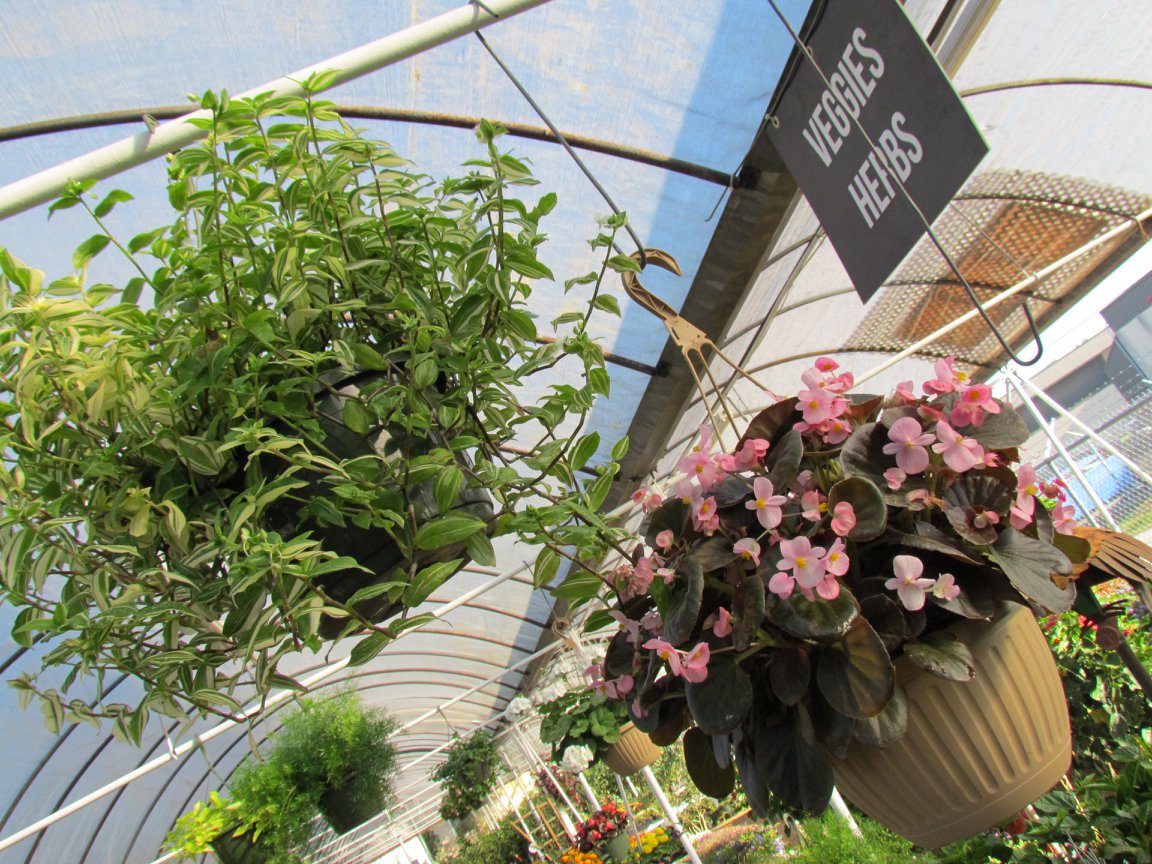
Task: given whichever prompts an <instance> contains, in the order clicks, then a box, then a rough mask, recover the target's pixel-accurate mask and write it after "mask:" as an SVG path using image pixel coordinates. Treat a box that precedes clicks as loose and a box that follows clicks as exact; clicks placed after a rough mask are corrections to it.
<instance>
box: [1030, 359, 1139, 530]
mask: <svg viewBox="0 0 1152 864" xmlns="http://www.w3.org/2000/svg"><path fill="white" fill-rule="evenodd" d="M1008 381H1009V383H1010V384H1011V385H1012V386H1013V387H1014V388H1015V389H1016V393H1017V394H1018V395H1019V396H1020V399H1021V401H1022V402H1023V403H1024V406H1025V407H1026V408H1027V409H1028V411H1029V412H1030V413H1031V414H1032V416H1033V417H1034V418H1035V419H1036V422H1037V424H1039V426H1040V428H1041V429H1043V430H1044V434H1045V435H1046V436H1047V437H1048V440H1049V441H1051V442H1052V446H1054V447H1055V448H1056V450H1057V451H1058V452H1059V453H1060V455H1061V456H1062V457H1064V461H1065V462H1067V463H1068V467H1069V468H1070V469H1072V473H1073V474H1074V475H1076V479H1077V480H1079V481H1080V485H1081V486H1083V487H1084V491H1085V492H1087V493H1088V497H1089V498H1091V499H1092V503H1093V504H1094V505H1096V508H1097V509H1098V510H1099V511H1100V512H1101V513H1103V514H1104V518H1105V519H1106V520H1107V521H1108V524H1110V525H1111V526H1112V527H1113V528H1114V529H1117V530H1119V528H1120V526H1119V525H1118V524H1117V522H1116V520H1115V519H1113V518H1112V513H1111V511H1110V510H1109V509H1108V507H1107V505H1105V503H1104V501H1103V500H1102V499H1101V498H1100V495H1099V494H1098V493H1097V492H1096V489H1095V487H1093V485H1092V484H1091V483H1090V482H1089V481H1088V478H1087V477H1085V476H1084V472H1082V471H1081V470H1080V466H1079V465H1077V464H1076V460H1075V459H1073V458H1072V454H1070V453H1069V452H1068V449H1067V448H1066V447H1065V446H1064V444H1063V443H1062V442H1061V441H1060V436H1059V435H1057V434H1056V430H1055V429H1053V428H1052V427H1051V426H1050V425H1049V424H1048V421H1047V420H1045V419H1044V415H1043V414H1041V413H1040V409H1039V408H1037V407H1036V403H1035V402H1033V401H1032V398H1031V397H1030V396H1029V395H1028V394H1027V393H1025V392H1024V388H1023V387H1021V386H1020V379H1019V378H1018V377H1016V376H1014V375H1010V376H1009V378H1008ZM1084 515H1085V516H1086V517H1087V518H1088V519H1089V521H1091V522H1092V524H1094V525H1095V524H1096V520H1095V519H1094V518H1093V516H1092V514H1091V513H1090V512H1087V508H1085V513H1084Z"/></svg>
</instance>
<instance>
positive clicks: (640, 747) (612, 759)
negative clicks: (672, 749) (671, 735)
mask: <svg viewBox="0 0 1152 864" xmlns="http://www.w3.org/2000/svg"><path fill="white" fill-rule="evenodd" d="M662 752H663V751H662V750H661V749H660V748H659V747H657V746H656V745H655V744H653V743H652V739H651V738H649V737H648V735H647V733H645V732H641V731H640V730H639V729H637V728H636V727H635V726H634V725H632V724H631V723H628V724H626V725H625V726H624V727H623V728H622V729H621V730H620V740H619V741H617V742H616V743H615V744H613V745H612V746H611V747H609V748H608V752H607V753H605V754H604V761H605V762H606V763H608V767H609V768H611V769H612V770H613V771H615V772H616V773H617V774H619V775H620V776H621V777H627V776H629V775H630V774H635V773H636V772H637V771H639V770H640V769H641V768H647V767H648V766H649V765H651V764H652V763H653V762H655V761H656V760H657V759H659V758H660V754H661V753H662Z"/></svg>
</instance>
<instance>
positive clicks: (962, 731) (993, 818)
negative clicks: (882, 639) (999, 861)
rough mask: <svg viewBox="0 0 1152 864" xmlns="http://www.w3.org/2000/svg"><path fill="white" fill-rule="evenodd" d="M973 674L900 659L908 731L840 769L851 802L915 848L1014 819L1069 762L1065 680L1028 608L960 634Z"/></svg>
mask: <svg viewBox="0 0 1152 864" xmlns="http://www.w3.org/2000/svg"><path fill="white" fill-rule="evenodd" d="M953 632H956V633H957V635H959V636H960V637H961V638H962V639H963V640H964V641H965V642H966V643H967V644H968V647H969V648H970V649H971V651H972V656H973V659H974V661H975V668H976V676H975V677H974V678H973V679H972V680H971V681H969V682H966V683H961V682H955V681H946V680H944V679H942V678H939V677H937V676H935V675H931V674H928V673H926V672H923V671H922V670H920V669H919V668H918V667H916V666H914V665H913V664H912V663H911V661H909V660H906V659H904V658H900V659H898V660H897V661H896V671H897V678H898V680H899V681H900V683H901V685H902V686H903V687H904V690H905V692H906V693H907V695H908V727H907V729H906V731H905V733H904V735H903V736H901V738H900V739H899V740H898V741H896V742H895V743H894V744H892V745H891V746H890V747H888V748H886V749H880V748H877V747H868V746H865V745H862V744H859V743H858V742H853V745H852V749H850V750H849V753H848V758H847V759H846V760H844V761H842V762H840V763H838V764H837V766H836V786H837V788H839V790H840V791H841V792H842V793H843V795H844V797H845V798H847V799H849V800H850V801H851V802H852V803H853V804H855V805H856V806H857V807H859V808H860V809H861V810H863V811H864V812H865V813H867V814H868V815H869V816H871V817H872V818H873V819H875V820H877V821H878V822H880V823H882V824H884V825H885V826H887V827H888V828H890V829H891V830H893V831H895V832H896V833H897V834H901V835H903V836H904V837H907V838H908V839H909V840H911V841H912V842H913V843H915V844H917V845H918V846H924V847H927V848H929V849H935V848H938V847H940V846H944V845H946V844H948V843H953V842H955V841H957V840H962V839H963V838H965V837H969V836H971V835H973V834H976V833H979V832H980V831H984V830H986V829H988V828H990V827H992V826H994V825H997V824H999V823H1001V822H1004V821H1006V820H1008V819H1010V818H1011V817H1012V816H1013V815H1015V814H1016V813H1018V812H1020V810H1022V809H1023V808H1024V807H1026V806H1027V805H1029V804H1031V803H1032V802H1033V801H1035V800H1036V799H1037V798H1039V797H1040V796H1041V795H1043V794H1044V793H1045V792H1047V791H1048V790H1049V789H1051V788H1052V787H1053V786H1054V785H1055V784H1056V783H1057V782H1059V780H1060V778H1061V777H1063V776H1064V774H1065V773H1066V772H1067V770H1068V766H1069V765H1070V763H1071V761H1072V733H1071V729H1070V726H1069V722H1068V705H1067V702H1066V701H1065V696H1064V688H1063V686H1062V685H1061V683H1060V673H1059V672H1058V670H1057V668H1056V662H1055V660H1054V659H1053V657H1052V652H1051V650H1050V649H1049V647H1048V642H1047V641H1046V640H1045V638H1044V635H1043V633H1041V632H1040V628H1039V627H1038V626H1037V624H1036V621H1035V619H1034V618H1033V616H1032V613H1031V611H1030V610H1029V609H1028V608H1027V607H1024V606H1019V605H1016V606H1014V607H1013V608H1012V611H1010V612H1009V613H1008V614H1006V615H1005V616H1003V617H1002V618H1000V619H998V620H997V621H996V622H995V623H993V624H986V623H984V622H975V621H968V622H964V623H962V624H959V625H956V627H954V628H953Z"/></svg>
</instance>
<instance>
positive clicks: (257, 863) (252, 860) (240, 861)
mask: <svg viewBox="0 0 1152 864" xmlns="http://www.w3.org/2000/svg"><path fill="white" fill-rule="evenodd" d="M234 830H235V827H233V828H229V829H228V830H227V831H225V832H224V833H223V834H220V835H219V836H217V837H216V839H215V840H213V841H212V851H213V853H215V855H216V860H217V861H219V862H220V864H264V862H265V861H267V860H268V859H269V858H271V857H272V855H271V853H269V851H268V850H267V849H266V848H265V847H264V844H263V843H260V842H256V843H253V842H252V838H251V837H249V836H248V835H246V834H242V835H240V836H239V837H237V836H234V835H233V834H232V832H233V831H234Z"/></svg>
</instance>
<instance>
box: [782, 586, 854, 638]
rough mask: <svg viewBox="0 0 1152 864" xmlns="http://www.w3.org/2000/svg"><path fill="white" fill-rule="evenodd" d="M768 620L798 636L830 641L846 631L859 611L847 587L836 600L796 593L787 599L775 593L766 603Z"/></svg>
mask: <svg viewBox="0 0 1152 864" xmlns="http://www.w3.org/2000/svg"><path fill="white" fill-rule="evenodd" d="M765 609H766V614H767V616H768V620H769V621H771V622H772V623H773V624H775V625H776V626H777V627H779V628H780V629H781V630H783V631H785V632H786V633H791V634H792V635H793V636H798V637H800V638H801V639H819V640H822V641H831V640H834V639H839V638H841V637H842V636H844V634H845V633H847V632H848V628H849V627H851V626H852V622H853V621H855V620H856V617H857V615H859V611H858V609H857V607H856V601H855V599H854V598H853V597H852V595H851V594H850V593H849V592H848V590H847V589H846V588H842V589H841V590H840V596H839V597H837V598H836V599H835V600H825V599H823V598H819V599H816V600H808V599H807V598H805V597H804V596H803V595H802V594H800V593H799V592H797V593H795V594H793V595H792V596H791V597H788V598H787V599H782V598H780V597H778V596H776V595H775V594H773V595H772V596H770V597H768V598H767V601H766V603H765Z"/></svg>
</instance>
